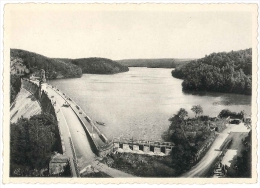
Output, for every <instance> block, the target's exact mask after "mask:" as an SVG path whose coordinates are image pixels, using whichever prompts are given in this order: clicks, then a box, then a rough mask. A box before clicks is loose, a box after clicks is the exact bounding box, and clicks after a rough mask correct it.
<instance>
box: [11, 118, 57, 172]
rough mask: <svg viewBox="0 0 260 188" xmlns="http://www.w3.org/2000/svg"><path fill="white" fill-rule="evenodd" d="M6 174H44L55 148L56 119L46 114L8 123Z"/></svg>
mask: <svg viewBox="0 0 260 188" xmlns="http://www.w3.org/2000/svg"><path fill="white" fill-rule="evenodd" d="M10 136H11V138H10V139H11V142H10V176H48V164H49V162H50V158H51V156H52V154H53V152H54V151H58V150H59V149H58V147H59V132H58V129H57V121H56V120H55V118H54V117H53V116H52V115H50V114H40V115H35V116H32V117H31V118H30V119H27V118H23V117H22V118H20V119H19V120H18V122H17V123H12V124H11V134H10Z"/></svg>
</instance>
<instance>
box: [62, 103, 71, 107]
mask: <svg viewBox="0 0 260 188" xmlns="http://www.w3.org/2000/svg"><path fill="white" fill-rule="evenodd" d="M62 106H64V107H69V106H70V105H69V103H68V102H65V103H64V104H63V105H62Z"/></svg>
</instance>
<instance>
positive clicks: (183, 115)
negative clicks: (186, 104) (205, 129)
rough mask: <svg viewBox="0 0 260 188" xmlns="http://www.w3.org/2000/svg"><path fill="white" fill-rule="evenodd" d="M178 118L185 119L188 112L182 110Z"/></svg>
mask: <svg viewBox="0 0 260 188" xmlns="http://www.w3.org/2000/svg"><path fill="white" fill-rule="evenodd" d="M177 116H179V117H180V118H181V119H184V118H185V117H187V116H188V112H187V111H186V110H185V109H184V108H180V110H179V111H178V113H177Z"/></svg>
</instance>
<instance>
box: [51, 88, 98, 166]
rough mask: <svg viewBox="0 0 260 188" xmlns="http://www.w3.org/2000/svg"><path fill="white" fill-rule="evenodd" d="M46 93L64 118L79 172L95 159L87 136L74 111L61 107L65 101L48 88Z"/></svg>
mask: <svg viewBox="0 0 260 188" xmlns="http://www.w3.org/2000/svg"><path fill="white" fill-rule="evenodd" d="M48 93H49V95H51V96H54V99H55V100H56V102H57V105H59V106H60V107H61V108H60V112H59V113H62V114H63V115H64V118H65V120H66V122H67V125H68V129H69V132H70V134H71V138H72V142H73V144H74V147H75V151H76V156H77V159H78V167H79V170H81V169H82V168H84V167H85V166H87V165H89V164H90V163H91V162H92V161H93V160H94V157H95V154H94V153H93V151H92V149H91V146H90V144H89V140H88V138H87V135H86V133H85V131H84V129H83V127H82V125H81V123H80V121H79V120H78V117H77V115H76V114H75V113H74V111H73V110H72V109H71V108H70V107H65V106H63V104H64V103H65V100H64V99H63V98H62V97H61V96H60V95H59V94H58V93H57V92H56V91H54V90H53V89H51V88H48Z"/></svg>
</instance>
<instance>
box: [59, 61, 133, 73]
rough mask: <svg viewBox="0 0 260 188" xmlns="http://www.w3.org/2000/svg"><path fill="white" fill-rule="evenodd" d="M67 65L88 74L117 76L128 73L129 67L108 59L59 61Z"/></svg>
mask: <svg viewBox="0 0 260 188" xmlns="http://www.w3.org/2000/svg"><path fill="white" fill-rule="evenodd" d="M57 60H59V61H63V62H66V63H72V64H74V65H76V66H78V67H80V68H81V69H82V73H88V74H115V73H120V72H126V71H128V70H129V69H128V67H126V66H123V65H121V64H119V63H117V62H116V61H113V60H111V59H106V58H95V57H93V58H82V59H57Z"/></svg>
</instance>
